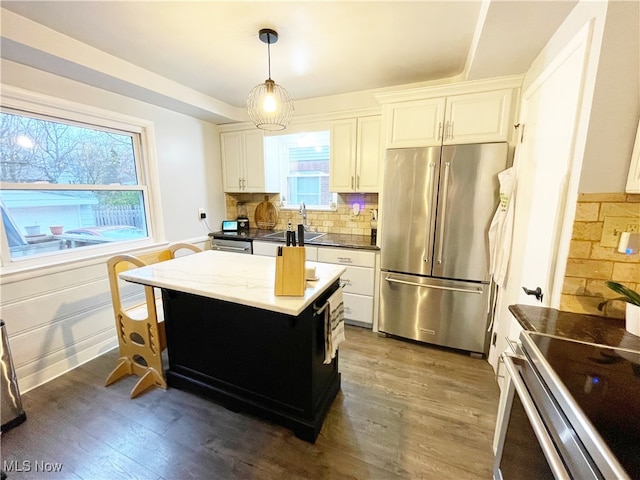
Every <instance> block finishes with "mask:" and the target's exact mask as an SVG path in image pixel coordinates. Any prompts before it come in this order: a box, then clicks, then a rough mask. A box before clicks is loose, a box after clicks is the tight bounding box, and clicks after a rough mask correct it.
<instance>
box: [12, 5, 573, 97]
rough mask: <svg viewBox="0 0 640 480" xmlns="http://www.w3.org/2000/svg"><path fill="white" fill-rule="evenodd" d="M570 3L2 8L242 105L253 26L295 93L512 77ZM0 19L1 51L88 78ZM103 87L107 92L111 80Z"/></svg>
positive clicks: (261, 73)
mask: <svg viewBox="0 0 640 480" xmlns="http://www.w3.org/2000/svg"><path fill="white" fill-rule="evenodd" d="M576 3H577V1H576V0H567V1H544V0H538V1H526V0H515V1H501V0H494V1H492V2H488V1H487V2H482V1H480V0H472V1H456V0H448V1H409V2H403V1H357V0H351V1H340V2H330V1H297V2H296V1H281V2H267V1H253V2H249V1H233V2H229V1H227V2H223V1H193V2H187V1H181V2H166V1H141V2H137V1H97V2H96V1H5V0H3V1H2V7H3V9H6V10H9V11H11V12H13V13H15V14H18V15H20V16H22V17H25V18H27V19H30V20H33V21H34V22H37V23H38V24H41V25H43V26H46V27H48V28H50V29H52V30H55V31H56V32H59V33H61V34H64V35H65V36H67V37H70V38H71V39H75V40H77V41H79V42H82V43H84V44H86V45H89V46H91V47H94V48H96V49H98V50H100V51H102V52H105V53H107V54H110V55H112V56H115V57H118V58H119V59H122V60H124V61H126V62H129V63H131V64H134V65H136V66H137V67H140V68H142V69H145V70H147V71H149V72H153V73H154V74H157V75H160V76H161V77H164V78H166V79H169V80H172V81H174V82H177V83H179V84H181V85H183V86H185V87H188V88H189V89H192V90H194V91H196V92H199V93H201V94H204V95H206V96H207V97H210V98H211V99H213V100H214V101H221V102H224V104H228V106H233V107H239V108H243V107H244V105H245V101H246V95H247V93H248V92H249V91H250V90H251V88H253V87H254V86H255V85H256V84H258V83H261V82H262V81H264V80H265V79H266V78H267V74H268V69H267V46H266V45H265V44H264V43H262V42H261V41H260V40H259V39H258V36H257V33H258V30H259V29H260V28H264V27H269V28H273V29H275V30H277V31H278V33H279V36H280V38H279V41H278V43H276V44H275V45H273V46H272V47H271V73H272V75H271V76H272V78H273V79H274V80H275V81H276V82H277V83H279V84H281V85H283V86H284V87H285V88H286V89H287V90H288V91H289V93H290V94H291V96H292V97H293V99H294V101H295V100H302V99H307V98H314V97H323V96H327V95H335V94H341V93H349V92H355V91H362V90H369V89H379V88H385V87H391V86H396V85H405V84H412V83H418V82H428V81H434V80H441V79H447V78H450V77H454V78H455V80H474V79H480V78H489V77H495V76H503V75H514V74H521V73H524V72H525V71H526V70H527V68H528V67H529V65H530V64H531V62H532V60H533V59H534V58H535V56H536V55H537V54H538V53H539V52H540V50H541V49H542V47H543V46H544V45H545V43H546V42H547V41H548V39H549V38H550V36H551V35H552V33H553V32H554V31H555V30H556V29H557V27H558V26H559V25H560V23H561V22H562V21H563V20H564V18H565V17H566V16H567V14H568V13H569V12H570V11H571V9H572V8H573V7H574V6H575V4H576ZM3 17H4V16H3ZM9 17H10V18H9V19H7V20H4V18H3V25H2V27H3V28H2V32H3V34H2V45H1V47H2V57H3V58H6V59H9V60H13V61H16V62H19V63H24V64H28V65H31V66H35V67H37V68H41V69H44V70H48V71H51V72H55V73H58V74H60V72H61V71H64V72H65V73H64V75H65V76H68V77H71V78H74V77H75V78H74V79H76V80H80V81H85V82H89V81H90V80H89V76H87V72H86V71H85V72H84V73H83V70H86V68H84V69H79V68H76V69H73V68H66V67H65V68H64V69H63V68H62V66H61V65H58V66H56V65H55V62H56V58H55V55H53V56H52V55H48V56H47V58H46V60H45V59H43V58H42V55H40V56H38V55H26V54H25V52H26V50H29V49H30V50H33V47H32V46H31V47H29V49H27V48H26V46H25V45H24V44H26V43H27V42H26V41H21V40H19V39H17V36H16V37H15V38H10V34H7V35H5V33H4V32H5V31H11V28H8V27H11V25H9V24H8V22H11V21H14V22H15V20H16V17H15V16H9ZM32 53H33V52H32ZM83 75H85V78H83ZM113 75H115V76H116V77H117V74H113ZM112 84H113V85H112V87H111V89H112V90H114V91H117V90H118V85H117V84H118V82H112ZM100 86H101V87H103V88H105V86H104V85H100ZM141 98H142V99H145V98H144V95H142V94H141Z"/></svg>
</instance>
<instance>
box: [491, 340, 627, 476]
mask: <svg viewBox="0 0 640 480" xmlns="http://www.w3.org/2000/svg"><path fill="white" fill-rule="evenodd" d="M520 340H521V342H522V345H521V351H519V352H517V353H515V354H511V353H505V354H503V360H504V363H505V366H506V367H507V371H508V372H509V381H508V382H507V386H506V387H505V390H504V392H503V395H505V398H506V409H505V414H504V417H503V419H502V423H501V425H502V427H501V430H500V432H499V442H498V448H497V452H496V458H495V463H494V478H504V479H518V480H520V479H527V478H534V479H536V480H538V479H544V478H576V479H588V478H606V479H609V478H611V479H629V478H634V479H636V478H640V352H636V351H632V350H626V349H622V348H610V347H605V346H602V345H596V344H591V343H585V342H579V341H575V340H569V339H566V338H559V337H555V336H551V335H546V334H541V333H535V332H526V331H525V332H523V333H522V334H521V335H520Z"/></svg>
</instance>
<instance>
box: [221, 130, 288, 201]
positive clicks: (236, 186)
mask: <svg viewBox="0 0 640 480" xmlns="http://www.w3.org/2000/svg"><path fill="white" fill-rule="evenodd" d="M220 148H221V150H222V179H223V188H224V191H225V192H236V193H239V192H247V193H249V192H256V193H265V192H277V191H278V190H279V179H278V175H277V172H278V169H277V166H272V167H271V168H270V166H269V165H267V162H266V161H265V155H264V134H263V132H262V131H261V130H242V131H238V132H224V133H221V134H220Z"/></svg>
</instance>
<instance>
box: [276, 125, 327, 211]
mask: <svg viewBox="0 0 640 480" xmlns="http://www.w3.org/2000/svg"><path fill="white" fill-rule="evenodd" d="M329 142H330V134H329V131H320V132H304V133H295V134H289V135H274V136H269V137H266V138H265V151H266V152H267V154H269V155H277V156H278V158H279V161H280V165H281V166H282V177H283V179H282V190H283V191H281V192H280V193H281V195H282V196H283V197H284V199H286V202H287V203H288V204H289V205H291V206H297V205H299V204H300V203H301V202H304V203H305V204H306V205H307V207H311V208H314V207H315V208H318V207H319V208H327V207H329V206H330V205H331V204H332V203H335V202H336V194H335V193H331V192H329V151H330V148H329V147H330V145H329Z"/></svg>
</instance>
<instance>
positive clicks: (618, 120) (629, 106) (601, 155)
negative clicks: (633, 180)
mask: <svg viewBox="0 0 640 480" xmlns="http://www.w3.org/2000/svg"><path fill="white" fill-rule="evenodd" d="M639 116H640V2H637V1H628V0H615V1H612V2H611V3H610V5H609V8H608V10H607V16H606V23H605V31H604V36H603V38H602V50H601V55H600V64H599V66H598V75H597V79H596V87H595V91H594V97H593V105H592V111H591V121H590V124H589V134H588V139H587V143H586V149H585V155H584V163H583V168H582V176H581V178H580V186H579V190H580V193H605V192H606V193H610V192H623V191H624V186H625V184H626V181H627V174H628V171H629V161H630V159H631V151H632V149H633V142H634V139H635V135H636V128H637V126H638V117H639Z"/></svg>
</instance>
